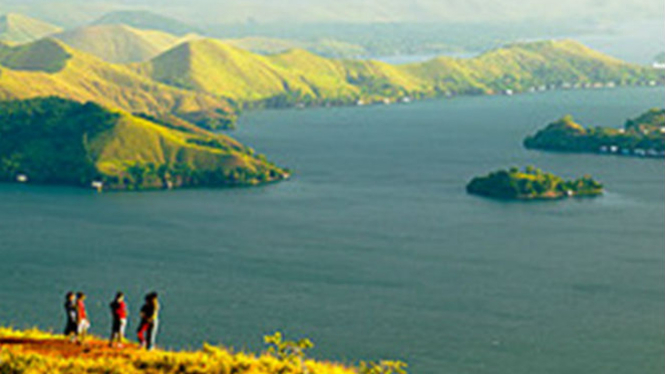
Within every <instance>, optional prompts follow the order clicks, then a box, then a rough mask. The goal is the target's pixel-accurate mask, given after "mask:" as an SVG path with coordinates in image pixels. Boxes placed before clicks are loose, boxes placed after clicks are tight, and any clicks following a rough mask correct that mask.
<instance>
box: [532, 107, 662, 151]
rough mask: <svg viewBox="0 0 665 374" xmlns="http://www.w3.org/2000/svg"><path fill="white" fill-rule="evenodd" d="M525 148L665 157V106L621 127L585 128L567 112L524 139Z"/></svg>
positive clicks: (630, 120)
mask: <svg viewBox="0 0 665 374" xmlns="http://www.w3.org/2000/svg"><path fill="white" fill-rule="evenodd" d="M524 146H525V147H526V148H528V149H540V150H546V151H561V152H584V153H600V154H614V155H621V156H637V157H655V158H664V157H665V109H651V110H649V111H647V112H645V113H643V114H642V115H640V116H638V117H637V118H634V119H629V120H628V121H626V123H625V125H624V127H623V128H620V129H615V128H608V127H594V128H585V127H583V126H582V125H580V124H578V123H577V122H575V120H574V119H573V117H572V116H570V115H567V116H565V117H563V118H561V119H559V120H558V121H555V122H553V123H550V124H549V125H548V126H547V127H545V128H544V129H542V130H540V131H538V132H537V133H536V134H535V135H532V136H529V137H527V138H526V139H525V140H524Z"/></svg>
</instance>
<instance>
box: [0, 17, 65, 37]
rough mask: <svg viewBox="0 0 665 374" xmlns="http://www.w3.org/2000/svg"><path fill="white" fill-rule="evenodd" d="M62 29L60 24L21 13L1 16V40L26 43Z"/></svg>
mask: <svg viewBox="0 0 665 374" xmlns="http://www.w3.org/2000/svg"><path fill="white" fill-rule="evenodd" d="M61 30H62V29H61V28H59V27H58V26H54V25H51V24H49V23H46V22H43V21H40V20H37V19H34V18H30V17H26V16H23V15H20V14H13V13H10V14H5V15H3V16H0V41H6V42H13V43H26V42H31V41H34V40H37V39H41V38H43V37H45V36H47V35H51V34H55V33H57V32H60V31H61Z"/></svg>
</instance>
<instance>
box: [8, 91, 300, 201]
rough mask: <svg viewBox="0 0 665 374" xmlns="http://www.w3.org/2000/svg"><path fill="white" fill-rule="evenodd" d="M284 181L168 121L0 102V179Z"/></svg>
mask: <svg viewBox="0 0 665 374" xmlns="http://www.w3.org/2000/svg"><path fill="white" fill-rule="evenodd" d="M288 176H289V172H288V171H287V170H285V169H282V168H280V167H278V166H276V165H274V164H272V163H270V162H268V161H267V160H266V158H265V157H264V156H263V155H259V154H256V153H255V152H254V150H252V149H251V148H248V147H246V146H244V145H242V144H240V143H238V142H237V141H235V140H233V139H231V138H229V137H227V136H225V135H219V134H213V133H211V132H208V131H206V130H203V129H201V128H199V127H196V126H193V125H191V124H189V123H187V122H185V121H178V120H177V119H175V118H170V117H165V118H162V119H158V118H156V117H151V116H147V115H142V116H137V115H132V114H129V113H125V112H122V111H114V110H110V109H107V108H104V107H102V106H100V105H98V104H95V103H91V102H88V103H85V104H82V103H78V102H75V101H71V100H66V99H61V98H54V97H50V98H39V99H30V100H14V101H5V102H0V181H18V182H22V183H40V184H64V185H74V186H82V187H94V188H96V189H99V190H145V189H165V188H178V187H197V186H198V187H219V186H243V185H257V184H262V183H268V182H275V181H279V180H282V179H285V178H288Z"/></svg>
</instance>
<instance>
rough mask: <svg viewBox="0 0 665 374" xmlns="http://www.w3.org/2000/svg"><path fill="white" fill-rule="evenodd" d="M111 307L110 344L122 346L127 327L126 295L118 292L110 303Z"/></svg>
mask: <svg viewBox="0 0 665 374" xmlns="http://www.w3.org/2000/svg"><path fill="white" fill-rule="evenodd" d="M110 307H111V319H112V323H111V338H110V339H109V346H110V347H113V346H114V345H115V344H117V345H118V346H119V347H122V342H123V340H124V339H125V328H126V327H127V303H126V302H125V295H124V294H123V293H122V292H118V293H117V294H116V295H115V298H114V299H113V301H112V302H111V304H110Z"/></svg>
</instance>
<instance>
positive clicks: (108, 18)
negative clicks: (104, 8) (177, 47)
mask: <svg viewBox="0 0 665 374" xmlns="http://www.w3.org/2000/svg"><path fill="white" fill-rule="evenodd" d="M92 24H93V25H127V26H131V27H134V28H137V29H142V30H158V31H162V32H166V33H169V34H173V35H178V36H184V35H187V34H200V33H201V31H200V30H199V29H197V28H195V27H193V26H190V25H188V24H186V23H184V22H181V21H178V20H176V19H173V18H169V17H165V16H162V15H159V14H157V13H153V12H148V11H133V10H132V11H129V10H128V11H116V12H111V13H108V14H105V15H104V16H102V17H101V18H99V19H97V20H96V21H94V22H93V23H92Z"/></svg>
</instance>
